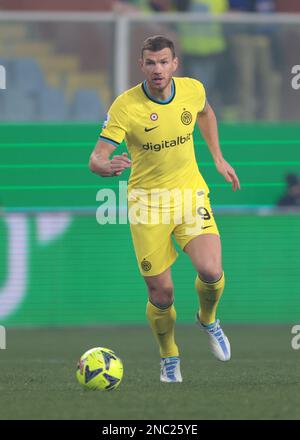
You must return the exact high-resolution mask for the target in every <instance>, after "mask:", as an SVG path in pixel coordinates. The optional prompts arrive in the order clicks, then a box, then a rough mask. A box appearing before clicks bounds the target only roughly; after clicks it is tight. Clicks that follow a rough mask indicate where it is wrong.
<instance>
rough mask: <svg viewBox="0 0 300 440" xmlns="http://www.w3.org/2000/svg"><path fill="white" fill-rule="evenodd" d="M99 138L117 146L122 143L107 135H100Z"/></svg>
mask: <svg viewBox="0 0 300 440" xmlns="http://www.w3.org/2000/svg"><path fill="white" fill-rule="evenodd" d="M98 140H99V141H103V142H107V143H108V144H113V145H114V146H115V147H118V146H119V145H120V142H116V141H114V140H113V139H110V138H107V137H105V136H99V138H98Z"/></svg>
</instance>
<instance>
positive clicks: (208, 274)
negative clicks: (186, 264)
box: [198, 266, 223, 283]
mask: <svg viewBox="0 0 300 440" xmlns="http://www.w3.org/2000/svg"><path fill="white" fill-rule="evenodd" d="M222 274H223V269H222V267H210V266H206V267H203V268H201V269H200V270H198V275H199V277H200V278H201V280H202V281H207V282H209V283H213V282H214V281H218V280H219V279H220V278H221V276H222Z"/></svg>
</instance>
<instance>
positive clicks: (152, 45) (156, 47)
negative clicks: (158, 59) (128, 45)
mask: <svg viewBox="0 0 300 440" xmlns="http://www.w3.org/2000/svg"><path fill="white" fill-rule="evenodd" d="M167 47H168V48H169V49H170V50H171V52H172V57H173V58H175V57H176V55H175V47H174V43H173V41H171V40H170V39H169V38H167V37H164V36H163V35H155V36H154V37H149V38H147V39H146V40H145V41H144V43H143V46H142V58H143V56H144V52H145V50H150V51H151V52H158V51H160V50H162V49H165V48H167Z"/></svg>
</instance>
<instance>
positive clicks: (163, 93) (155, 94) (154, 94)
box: [144, 80, 174, 102]
mask: <svg viewBox="0 0 300 440" xmlns="http://www.w3.org/2000/svg"><path fill="white" fill-rule="evenodd" d="M144 84H145V86H146V90H147V92H148V94H149V95H150V97H151V98H154V99H155V100H157V101H162V102H166V101H169V100H170V99H171V98H172V96H173V94H174V86H173V80H172V81H170V83H169V84H168V85H167V87H166V88H165V89H163V90H157V89H154V88H152V87H151V86H150V85H149V83H148V81H145V82H144Z"/></svg>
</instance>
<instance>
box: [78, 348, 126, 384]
mask: <svg viewBox="0 0 300 440" xmlns="http://www.w3.org/2000/svg"><path fill="white" fill-rule="evenodd" d="M76 377H77V380H78V382H79V383H80V384H81V385H83V386H84V387H85V388H89V389H91V390H101V391H109V390H114V389H116V388H117V387H118V386H119V385H120V383H121V380H122V377H123V364H122V361H121V359H119V358H118V356H117V355H116V354H115V353H114V352H113V351H112V350H109V349H108V348H103V347H96V348H91V349H90V350H88V351H87V352H85V353H84V354H83V355H82V356H81V358H80V359H79V362H78V365H77V371H76Z"/></svg>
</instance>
